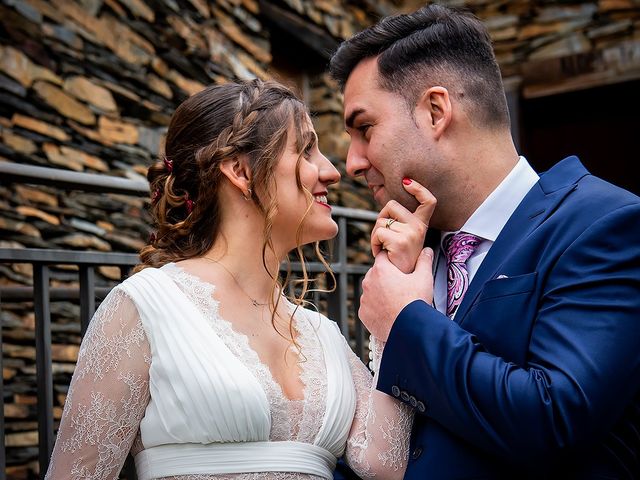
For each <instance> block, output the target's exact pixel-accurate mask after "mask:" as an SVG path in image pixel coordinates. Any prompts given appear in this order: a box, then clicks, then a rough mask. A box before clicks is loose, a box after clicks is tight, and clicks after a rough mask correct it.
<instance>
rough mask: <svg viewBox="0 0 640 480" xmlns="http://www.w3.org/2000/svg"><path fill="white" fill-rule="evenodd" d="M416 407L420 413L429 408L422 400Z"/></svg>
mask: <svg viewBox="0 0 640 480" xmlns="http://www.w3.org/2000/svg"><path fill="white" fill-rule="evenodd" d="M416 408H417V409H418V411H419V412H420V413H424V412H425V411H426V410H427V407H425V406H424V403H422V402H421V401H418V402H417V404H416Z"/></svg>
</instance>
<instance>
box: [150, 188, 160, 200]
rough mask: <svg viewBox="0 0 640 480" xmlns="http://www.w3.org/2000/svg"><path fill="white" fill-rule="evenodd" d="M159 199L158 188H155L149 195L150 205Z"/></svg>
mask: <svg viewBox="0 0 640 480" xmlns="http://www.w3.org/2000/svg"><path fill="white" fill-rule="evenodd" d="M159 198H160V188H159V187H158V188H156V189H155V190H154V191H153V193H152V194H151V203H155V202H157V201H158V199H159Z"/></svg>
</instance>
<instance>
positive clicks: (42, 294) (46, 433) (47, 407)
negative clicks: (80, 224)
mask: <svg viewBox="0 0 640 480" xmlns="http://www.w3.org/2000/svg"><path fill="white" fill-rule="evenodd" d="M33 288H34V310H35V315H36V378H37V384H38V459H39V465H40V475H41V476H42V477H44V474H45V473H46V471H47V467H48V466H49V457H51V452H52V450H53V442H54V436H53V375H52V373H51V310H50V306H49V267H48V266H47V265H43V264H34V266H33Z"/></svg>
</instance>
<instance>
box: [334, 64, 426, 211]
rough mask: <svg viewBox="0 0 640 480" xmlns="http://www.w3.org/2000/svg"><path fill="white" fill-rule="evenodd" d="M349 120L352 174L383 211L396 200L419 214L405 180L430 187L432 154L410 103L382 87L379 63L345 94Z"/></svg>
mask: <svg viewBox="0 0 640 480" xmlns="http://www.w3.org/2000/svg"><path fill="white" fill-rule="evenodd" d="M344 119H345V126H346V130H347V133H349V135H350V137H351V142H350V145H349V152H348V154H347V174H348V175H349V176H352V177H359V176H362V177H364V179H365V180H366V182H367V185H368V186H369V189H370V190H371V192H372V194H373V196H374V198H375V200H376V202H377V203H378V205H380V206H383V205H385V204H386V203H387V202H388V201H389V200H391V199H393V200H396V201H398V202H400V203H401V204H402V205H404V206H405V207H406V208H408V209H410V210H411V211H413V210H414V209H415V207H416V206H417V202H416V200H415V198H413V197H412V196H411V195H409V194H408V193H407V192H406V191H405V189H404V188H403V186H402V179H403V178H404V177H409V178H413V179H415V180H417V181H419V182H421V183H423V184H426V183H424V182H425V178H423V176H424V172H426V171H428V169H429V168H428V164H427V163H428V162H427V159H428V158H429V156H430V151H431V150H432V148H431V147H430V145H429V144H428V142H427V139H426V137H425V135H424V134H423V132H422V131H421V129H420V127H419V125H418V123H417V122H416V120H415V118H414V117H413V114H412V111H411V109H410V107H409V106H408V105H407V102H406V100H405V99H404V98H403V97H402V96H400V95H398V94H397V93H394V92H389V91H387V90H384V89H382V88H381V87H380V86H379V83H378V66H377V62H376V59H375V58H369V59H365V60H363V61H362V62H360V63H359V64H358V65H357V66H356V67H355V68H354V70H353V71H352V72H351V75H350V76H349V78H348V80H347V83H346V85H345V89H344ZM425 167H427V168H425Z"/></svg>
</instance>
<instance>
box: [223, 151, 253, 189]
mask: <svg viewBox="0 0 640 480" xmlns="http://www.w3.org/2000/svg"><path fill="white" fill-rule="evenodd" d="M220 171H221V172H222V174H223V175H224V176H225V177H227V179H228V180H229V182H230V183H231V184H232V185H233V186H234V187H236V188H237V189H238V190H240V194H241V195H243V196H245V197H250V196H251V194H250V193H249V190H250V189H251V169H250V168H249V162H248V158H247V156H246V155H237V156H235V157H232V158H228V159H226V160H223V161H222V162H220Z"/></svg>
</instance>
